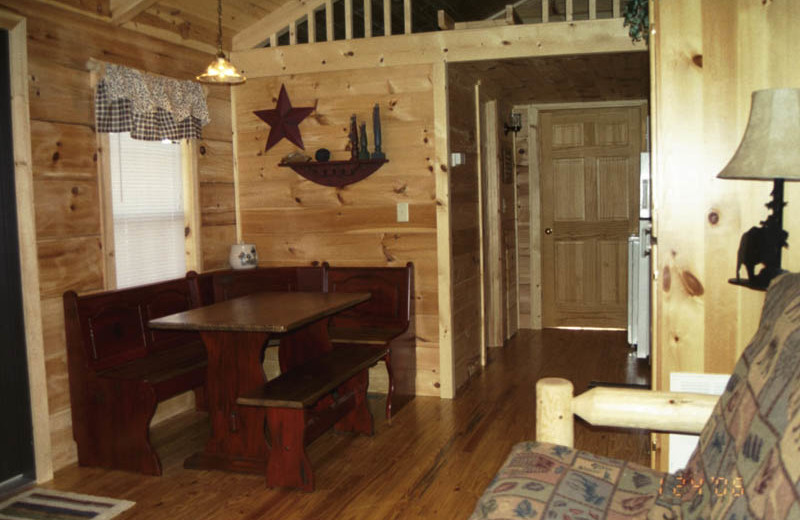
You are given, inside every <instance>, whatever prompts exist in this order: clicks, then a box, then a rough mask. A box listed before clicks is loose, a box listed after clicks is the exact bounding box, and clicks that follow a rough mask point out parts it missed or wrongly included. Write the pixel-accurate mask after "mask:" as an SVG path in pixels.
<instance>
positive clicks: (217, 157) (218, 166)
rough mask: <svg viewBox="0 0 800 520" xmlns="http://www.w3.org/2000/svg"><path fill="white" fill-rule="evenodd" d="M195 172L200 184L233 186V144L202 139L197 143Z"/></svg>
mask: <svg viewBox="0 0 800 520" xmlns="http://www.w3.org/2000/svg"><path fill="white" fill-rule="evenodd" d="M197 155H198V157H197V170H198V174H199V179H200V183H201V184H203V183H213V182H227V183H230V184H231V185H232V184H233V161H232V158H233V144H232V143H231V141H230V140H228V141H214V140H212V139H203V140H202V141H200V142H198V143H197Z"/></svg>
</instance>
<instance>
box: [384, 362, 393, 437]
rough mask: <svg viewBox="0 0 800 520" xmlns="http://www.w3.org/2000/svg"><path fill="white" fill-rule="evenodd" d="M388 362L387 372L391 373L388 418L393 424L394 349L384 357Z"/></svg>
mask: <svg viewBox="0 0 800 520" xmlns="http://www.w3.org/2000/svg"><path fill="white" fill-rule="evenodd" d="M383 362H384V363H386V373H387V374H388V375H389V389H388V390H387V391H386V420H387V421H388V422H389V424H392V398H393V397H394V371H393V370H392V351H391V350H389V352H387V353H386V356H385V357H384V358H383Z"/></svg>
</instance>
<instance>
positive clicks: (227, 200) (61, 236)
mask: <svg viewBox="0 0 800 520" xmlns="http://www.w3.org/2000/svg"><path fill="white" fill-rule="evenodd" d="M76 1H77V0H76ZM73 3H75V2H73ZM0 5H2V6H6V7H9V8H10V9H12V10H14V11H18V12H20V14H22V15H23V16H25V17H26V18H27V31H28V38H27V48H28V76H29V81H28V93H29V100H30V118H31V121H30V128H31V150H32V170H33V177H34V186H33V188H34V207H35V215H36V217H35V225H36V234H37V240H38V262H39V286H40V295H41V298H42V300H41V306H42V329H43V335H44V349H45V358H46V361H45V370H46V373H47V385H48V390H47V400H48V402H49V408H50V410H49V413H50V437H51V441H52V461H53V466H54V468H55V469H59V468H61V467H63V466H64V465H66V464H69V463H71V462H74V461H75V460H76V454H75V446H74V442H73V440H72V430H71V423H70V410H69V392H68V384H67V382H68V378H67V371H66V364H65V360H66V350H65V349H66V347H65V343H64V338H63V329H64V321H63V320H64V318H63V310H62V304H61V296H62V294H63V292H64V291H66V290H68V289H74V290H76V291H78V292H87V291H95V290H100V289H103V288H104V287H105V280H104V279H103V256H102V253H103V248H102V238H101V232H100V212H101V209H100V195H99V188H98V186H97V181H96V179H97V164H96V161H97V140H96V136H95V134H94V131H93V128H94V109H93V103H94V96H93V92H92V88H91V85H90V74H89V72H88V71H87V68H86V62H87V60H88V59H89V58H95V59H98V60H101V61H106V62H112V63H119V64H123V65H128V66H132V67H136V68H139V69H141V70H145V71H149V72H153V73H157V74H163V75H167V76H171V77H177V78H179V79H189V78H193V77H194V75H195V74H196V73H197V71H199V70H201V69H202V68H203V67H205V66H206V65H207V64H208V61H209V59H210V56H209V55H208V54H206V53H202V52H197V51H195V50H191V49H187V48H185V47H181V46H178V45H174V44H171V43H167V42H163V41H159V40H155V39H152V38H149V37H147V36H143V35H141V34H138V33H135V32H132V31H130V30H128V29H123V28H119V27H114V26H112V25H110V24H109V23H107V22H106V21H102V20H98V19H92V18H91V17H87V16H82V15H80V14H78V13H77V12H75V11H69V10H64V9H60V8H58V7H55V6H53V5H52V3H40V2H37V1H23V0H2V1H0ZM106 5H107V4H106ZM73 7H74V6H73ZM208 92H209V93H208V97H209V107H210V115H211V119H212V121H214V123H213V124H212V125H211V126H210V127H207V128H208V130H207V131H206V141H204V144H205V146H206V149H205V151H206V154H205V156H204V155H203V154H201V155H200V157H201V159H200V160H199V161H198V163H199V169H200V175H201V179H202V180H204V181H207V182H204V183H203V184H202V187H201V190H203V191H204V193H203V197H204V199H203V200H204V201H206V202H207V207H206V209H207V210H208V211H207V212H206V214H205V215H204V216H205V218H206V221H207V222H208V223H213V224H218V223H220V224H223V225H221V226H212V227H210V228H209V229H208V230H207V229H205V226H204V229H202V230H201V233H202V235H203V236H204V237H205V238H206V239H207V244H206V245H207V249H204V250H203V252H202V256H203V259H204V261H205V264H206V266H210V268H213V267H225V266H226V265H227V258H228V248H229V246H230V244H231V243H233V242H234V241H235V236H236V233H235V225H234V220H233V217H232V211H231V208H233V203H234V202H233V200H234V199H233V190H232V186H233V160H232V159H233V157H232V148H231V144H230V142H231V139H232V136H231V123H230V93H229V92H230V89H229V88H227V87H225V88H213V87H212V88H209V91H208ZM206 157H207V158H206ZM226 162H227V164H226ZM206 186H207V187H208V189H204V188H205V187H206ZM183 407H184V408H183V409H185V407H186V405H185V404H184V405H183ZM180 409H181V405H180V404H178V405H177V408H175V410H177V411H180ZM175 410H173V411H175ZM159 413H161V412H159Z"/></svg>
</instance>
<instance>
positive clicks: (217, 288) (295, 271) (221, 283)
mask: <svg viewBox="0 0 800 520" xmlns="http://www.w3.org/2000/svg"><path fill="white" fill-rule="evenodd" d="M201 276H202V275H201ZM212 284H213V294H214V301H215V302H220V301H224V300H230V299H231V298H236V297H237V296H245V295H247V294H252V293H254V292H258V291H287V292H293V291H319V292H324V291H326V290H327V284H328V264H323V265H321V266H293V267H257V268H255V269H247V270H227V271H218V272H216V273H214V275H213V282H212Z"/></svg>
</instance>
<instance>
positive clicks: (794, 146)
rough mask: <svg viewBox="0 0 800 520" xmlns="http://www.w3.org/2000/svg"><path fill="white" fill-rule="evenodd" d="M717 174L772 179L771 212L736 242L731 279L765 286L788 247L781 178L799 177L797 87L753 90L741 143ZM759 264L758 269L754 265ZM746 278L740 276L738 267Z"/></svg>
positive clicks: (799, 105) (799, 104)
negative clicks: (734, 275) (784, 224)
mask: <svg viewBox="0 0 800 520" xmlns="http://www.w3.org/2000/svg"><path fill="white" fill-rule="evenodd" d="M717 177H718V178H720V179H746V180H771V181H773V183H774V188H773V190H772V200H771V201H770V202H769V203H767V204H766V206H767V208H768V209H769V210H770V211H771V212H772V213H771V214H770V215H769V216H768V217H767V219H766V220H764V221H762V222H761V223H760V225H759V226H757V227H756V226H754V227H751V228H750V229H749V230H747V231H746V232H745V233H744V234H743V235H742V238H741V241H740V242H739V251H738V254H737V259H736V278H731V279H730V280H728V281H729V282H730V283H732V284H736V285H742V286H745V287H750V288H752V289H758V290H765V289H766V288H767V286H768V285H769V282H770V280H772V279H773V278H774V277H775V276H777V275H778V274H780V273H781V272H782V269H781V253H782V250H783V248H784V247H788V243H787V241H786V239H787V238H788V236H789V234H788V233H787V232H786V231H784V230H783V207H784V206H785V205H786V204H785V203H784V202H783V183H784V181H785V180H800V89H795V88H782V89H768V90H757V91H755V92H753V99H752V106H751V108H750V119H749V121H748V122H747V129H746V130H745V132H744V137H742V142H741V143H740V144H739V148H738V149H737V150H736V153H735V154H734V155H733V158H732V159H731V160H730V162H729V163H728V165H727V166H725V168H723V169H722V171H721V172H720V173H719V175H717ZM758 265H763V267H762V268H761V269H760V270H759V271H758V272H756V267H757V266H758ZM742 266H744V267H745V269H746V271H747V279H746V280H745V279H742V278H740V276H739V271H740V269H741V267H742Z"/></svg>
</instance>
